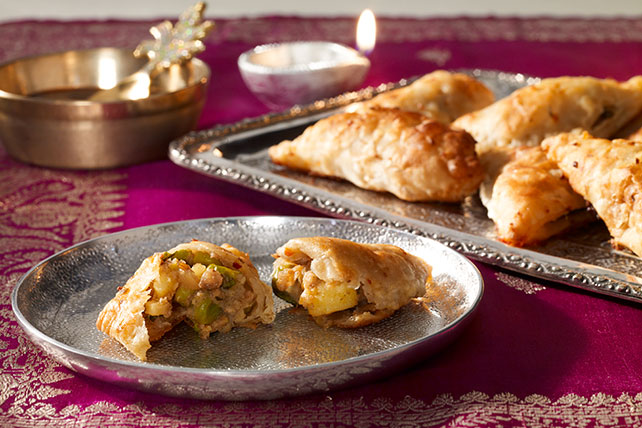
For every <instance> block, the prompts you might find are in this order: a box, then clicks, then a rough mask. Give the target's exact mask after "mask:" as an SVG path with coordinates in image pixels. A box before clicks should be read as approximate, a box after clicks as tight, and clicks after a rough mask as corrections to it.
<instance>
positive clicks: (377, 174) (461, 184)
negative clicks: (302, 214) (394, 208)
mask: <svg viewBox="0 0 642 428" xmlns="http://www.w3.org/2000/svg"><path fill="white" fill-rule="evenodd" d="M269 155H270V158H271V159H272V161H273V162H274V163H276V164H279V165H284V166H286V167H288V168H293V169H297V170H302V171H307V172H310V173H313V174H317V175H322V176H330V177H337V178H342V179H345V180H348V181H350V182H351V183H353V184H355V185H356V186H358V187H361V188H364V189H370V190H377V191H387V192H390V193H392V194H394V195H395V196H397V197H398V198H400V199H403V200H406V201H441V202H457V201H461V200H462V199H464V197H466V196H467V195H469V194H471V193H473V192H474V191H475V190H477V187H478V186H479V183H480V182H481V180H482V179H483V176H484V172H483V170H482V168H481V165H480V164H479V160H478V158H477V155H476V153H475V141H474V140H473V138H472V137H471V136H470V135H469V134H468V133H466V132H464V131H460V130H453V129H451V128H449V127H448V126H446V125H443V124H441V123H440V122H437V121H434V120H430V119H427V118H426V117H425V116H423V115H421V114H419V113H413V112H405V111H401V110H398V109H386V108H372V109H368V110H367V111H363V112H353V113H340V114H335V115H333V116H330V117H328V118H325V119H322V120H320V121H318V122H317V123H315V124H314V125H312V126H310V127H308V128H307V129H306V130H305V131H304V132H303V134H301V135H300V136H298V137H297V138H295V139H294V140H292V141H283V142H281V143H280V144H278V145H275V146H272V147H270V149H269Z"/></svg>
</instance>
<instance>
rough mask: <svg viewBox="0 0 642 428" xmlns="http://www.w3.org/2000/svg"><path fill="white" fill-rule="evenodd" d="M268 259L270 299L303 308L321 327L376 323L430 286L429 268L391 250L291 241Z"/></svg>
mask: <svg viewBox="0 0 642 428" xmlns="http://www.w3.org/2000/svg"><path fill="white" fill-rule="evenodd" d="M274 257H275V258H276V260H275V261H274V271H273V273H272V288H273V289H274V291H275V294H276V295H277V296H279V297H281V298H283V299H284V300H286V301H288V302H290V303H293V304H297V305H301V306H303V307H304V308H305V309H307V311H308V313H309V314H310V315H311V316H312V318H313V319H314V320H315V322H316V323H317V324H319V325H321V326H324V327H329V326H337V327H344V328H354V327H361V326H364V325H368V324H372V323H374V322H377V321H380V320H382V319H384V318H386V317H389V316H390V315H392V314H393V313H394V312H395V311H396V310H397V309H399V308H401V307H402V306H404V305H406V304H408V303H409V302H410V301H411V300H412V299H413V298H416V297H422V296H424V295H425V294H426V287H427V286H428V285H429V284H430V282H431V271H432V269H431V267H430V266H429V265H428V264H427V263H426V262H425V261H423V260H422V259H420V258H419V257H416V256H413V255H412V254H409V253H407V252H406V251H404V250H402V249H401V248H399V247H396V246H394V245H386V244H359V243H356V242H352V241H349V240H345V239H339V238H329V237H318V236H317V237H310V238H295V239H291V240H289V241H288V242H287V243H286V244H285V245H283V246H281V247H280V248H279V249H277V251H276V254H275V255H274Z"/></svg>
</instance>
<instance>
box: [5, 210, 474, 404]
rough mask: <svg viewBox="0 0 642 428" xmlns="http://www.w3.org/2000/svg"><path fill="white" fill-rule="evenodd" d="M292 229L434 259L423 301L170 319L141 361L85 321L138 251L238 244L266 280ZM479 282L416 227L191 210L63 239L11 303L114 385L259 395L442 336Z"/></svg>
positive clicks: (57, 352)
mask: <svg viewBox="0 0 642 428" xmlns="http://www.w3.org/2000/svg"><path fill="white" fill-rule="evenodd" d="M299 236H335V237H340V238H346V239H351V240H354V241H356V242H374V243H389V244H394V245H397V246H399V247H401V248H404V249H405V250H407V251H409V252H410V253H412V254H415V255H417V256H419V257H422V258H423V259H424V260H426V261H427V262H428V263H429V264H431V265H432V266H433V267H434V271H433V276H434V282H435V286H434V287H432V288H431V292H430V293H431V294H430V296H431V297H432V303H430V304H429V305H428V308H427V309H426V308H424V307H423V306H422V305H420V304H416V303H411V304H409V305H407V306H405V307H404V308H402V309H400V310H399V311H397V313H395V314H394V315H393V316H392V317H390V318H388V319H386V320H384V321H382V322H380V323H377V324H374V325H371V326H367V327H364V328H360V329H354V330H342V329H337V328H329V329H323V328H321V327H319V326H317V325H316V324H315V323H314V322H313V321H312V320H311V319H310V318H309V317H308V316H307V314H305V313H302V312H301V311H295V310H293V309H291V306H290V305H288V304H287V303H285V302H283V301H281V300H280V299H278V298H275V309H276V311H277V316H276V320H275V322H274V323H273V324H271V325H266V326H260V327H258V328H256V329H254V330H251V329H245V328H237V329H234V330H232V331H231V332H230V333H227V334H214V335H212V336H211V337H210V338H209V339H208V340H202V339H200V338H199V337H198V335H197V333H196V332H194V331H193V330H192V329H190V328H189V327H188V326H187V325H179V326H178V327H176V328H175V329H174V330H173V331H171V332H169V333H168V334H166V335H165V336H164V337H163V338H162V339H161V340H159V341H158V342H156V343H154V344H153V346H152V348H151V349H150V350H149V351H148V362H145V363H142V362H140V361H138V360H137V359H136V358H135V357H134V356H133V355H131V354H130V353H129V352H128V351H126V350H125V348H124V347H122V346H121V345H120V344H119V343H118V342H116V341H115V340H113V339H111V338H109V337H107V336H106V335H104V334H103V333H101V332H100V331H98V330H97V329H96V326H95V324H96V319H97V317H98V313H99V312H100V310H101V309H102V308H103V307H104V305H105V304H106V303H107V302H108V301H109V300H110V299H112V298H113V297H114V295H115V293H116V289H117V287H118V286H120V285H122V284H124V283H125V281H126V280H127V279H128V277H129V276H131V275H132V274H133V272H134V271H135V270H136V269H137V268H138V266H139V265H140V263H141V262H142V260H143V259H144V258H146V257H148V256H149V255H151V254H152V253H154V252H158V251H164V250H166V249H169V248H171V247H173V246H175V245H176V244H178V243H181V242H187V241H189V240H191V239H192V238H197V239H201V240H205V241H210V242H213V243H216V244H222V243H224V242H228V243H230V244H232V245H234V246H236V247H237V248H240V249H243V250H244V251H247V252H248V253H249V255H250V258H251V259H252V261H253V262H254V264H255V265H256V267H257V269H258V270H259V274H260V276H261V279H262V280H263V281H265V282H267V283H268V284H269V281H270V273H271V269H272V262H273V260H274V259H273V258H272V256H271V255H272V254H273V253H274V251H275V250H276V249H277V248H278V247H279V246H281V245H282V244H284V243H285V242H286V241H287V240H289V239H291V238H294V237H299ZM482 292H483V283H482V279H481V276H480V274H479V272H478V270H477V269H476V268H475V266H474V265H473V264H472V263H471V262H470V261H469V260H467V259H466V258H465V257H463V256H461V255H460V254H458V253H456V252H455V251H453V250H450V249H449V248H447V247H445V246H443V245H441V244H439V243H437V242H435V241H433V240H430V239H426V238H421V237H417V236H415V235H412V234H409V233H405V232H402V231H398V230H395V229H390V228H385V227H380V226H374V225H370V224H367V223H362V222H355V221H345V220H335V219H314V218H297V217H245V218H243V217H241V218H227V219H226V218H223V219H204V220H193V221H187V222H180V223H170V224H163V225H156V226H149V227H144V228H139V229H132V230H128V231H125V232H119V233H115V234H112V235H107V236H104V237H100V238H97V239H93V240H91V241H87V242H84V243H81V244H78V245H75V246H73V247H71V248H69V249H67V250H64V251H62V252H60V253H58V254H56V255H54V256H52V257H50V258H48V259H47V260H44V261H43V262H41V263H40V264H38V265H37V266H35V267H34V268H33V269H31V270H30V271H29V272H28V273H27V274H26V275H25V276H24V277H23V278H22V279H21V280H20V282H19V283H18V285H17V286H16V288H15V289H14V291H13V294H12V299H11V303H12V306H13V310H14V312H15V314H16V316H17V318H18V321H19V323H20V324H21V326H22V327H23V328H24V330H25V331H26V332H27V334H28V335H29V336H30V338H31V339H32V340H33V341H34V342H35V343H36V344H37V345H39V346H41V347H42V348H43V349H44V350H45V351H46V352H47V353H49V354H50V355H52V356H53V357H54V358H56V359H57V360H58V361H60V362H61V363H62V364H64V365H65V366H67V367H69V368H70V369H72V370H76V371H78V372H80V373H83V374H86V375H88V376H92V377H95V378H98V379H102V380H105V381H107V382H111V383H114V384H118V385H123V386H127V387H134V388H138V389H143V390H148V391H152V392H156V393H163V394H169V395H176V396H183V397H195V398H206V399H225V400H241V399H271V398H278V397H283V396H288V395H298V394H305V393H311V392H322V391H329V390H332V389H335V388H341V387H346V386H349V385H353V384H357V383H362V382H365V381H368V380H370V379H374V378H378V377H381V376H385V375H387V374H391V373H393V372H394V371H395V370H398V369H400V368H402V367H406V366H408V365H410V364H412V363H414V362H416V361H418V360H419V359H423V358H425V357H426V355H427V354H429V353H431V352H434V351H436V350H438V349H439V348H440V347H442V346H443V345H445V344H446V343H448V342H449V341H451V340H453V339H454V338H455V336H456V335H457V334H458V333H459V332H460V331H461V328H462V327H463V326H464V325H465V324H466V322H467V321H468V320H469V319H470V316H471V315H472V314H473V312H474V310H475V308H476V307H477V305H478V303H479V301H480V299H481V296H482Z"/></svg>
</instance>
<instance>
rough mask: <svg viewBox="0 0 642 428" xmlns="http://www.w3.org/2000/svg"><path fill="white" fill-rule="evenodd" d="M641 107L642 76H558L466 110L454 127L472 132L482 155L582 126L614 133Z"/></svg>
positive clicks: (597, 133) (601, 133)
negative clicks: (474, 110)
mask: <svg viewBox="0 0 642 428" xmlns="http://www.w3.org/2000/svg"><path fill="white" fill-rule="evenodd" d="M640 111H642V76H637V77H633V78H631V79H629V80H628V81H626V82H623V83H619V82H617V81H615V80H612V79H597V78H593V77H557V78H551V79H544V80H542V81H541V82H540V83H537V84H534V85H531V86H527V87H525V88H521V89H518V90H516V91H514V92H513V93H511V94H510V95H509V96H507V97H506V98H503V99H501V100H499V101H497V102H495V103H493V104H491V105H490V106H488V107H486V108H484V109H482V110H479V111H476V112H472V113H469V114H466V115H464V116H462V117H460V118H459V119H457V120H456V121H455V122H453V126H454V127H457V128H461V129H465V130H466V131H468V132H469V133H470V134H471V135H472V136H473V137H474V138H475V140H476V141H477V143H478V147H477V152H478V153H479V154H482V153H485V152H486V151H489V150H492V149H494V148H501V147H507V146H511V147H519V146H531V147H532V146H536V145H539V144H540V143H541V141H542V140H543V139H544V138H546V137H549V136H552V135H555V134H557V133H559V132H568V131H571V130H573V129H575V128H582V129H585V130H587V131H589V132H590V133H591V134H592V135H595V136H599V137H605V138H606V137H610V136H611V135H613V134H615V132H616V131H618V130H619V129H620V128H621V127H622V126H624V125H625V124H626V123H627V122H628V121H629V120H631V119H632V118H633V117H634V116H635V115H636V114H638V113H639V112H640Z"/></svg>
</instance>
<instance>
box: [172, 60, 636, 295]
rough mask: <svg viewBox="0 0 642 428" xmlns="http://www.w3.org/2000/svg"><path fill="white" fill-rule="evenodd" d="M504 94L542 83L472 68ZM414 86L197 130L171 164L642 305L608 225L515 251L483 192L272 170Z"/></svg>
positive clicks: (632, 261) (629, 260) (632, 260)
mask: <svg viewBox="0 0 642 428" xmlns="http://www.w3.org/2000/svg"><path fill="white" fill-rule="evenodd" d="M467 72H468V73H469V74H471V75H473V76H474V77H476V78H478V79H479V80H481V81H482V82H484V83H485V84H486V85H488V86H489V87H490V88H491V89H492V90H493V91H494V92H495V95H496V96H497V98H498V99H499V98H502V97H504V96H506V95H508V94H509V93H511V92H512V91H513V90H515V89H517V88H520V87H522V86H525V85H527V84H531V83H533V82H536V81H538V79H536V78H532V77H527V76H524V75H522V74H512V73H504V72H497V71H490V70H471V71H467ZM410 82H411V80H402V81H400V82H397V83H394V84H388V85H382V86H379V87H377V88H368V89H364V90H362V91H359V92H351V93H347V94H343V95H340V96H338V97H336V98H332V99H328V100H323V101H318V102H316V103H314V104H311V105H308V106H302V107H300V106H295V107H293V108H292V109H290V110H289V111H286V112H282V113H277V114H270V115H265V116H261V117H258V118H252V119H246V120H243V121H241V122H238V123H235V124H232V125H225V126H218V127H215V128H212V129H208V130H203V131H199V132H194V133H191V134H188V135H187V136H185V137H182V138H180V139H178V140H176V141H173V142H172V143H171V144H170V150H169V155H170V158H171V159H172V161H174V162H175V163H176V164H178V165H181V166H183V167H186V168H189V169H192V170H195V171H198V172H201V173H203V174H205V175H208V176H211V177H216V178H219V179H223V180H227V181H230V182H233V183H237V184H241V185H243V186H247V187H249V188H252V189H256V190H259V191H261V192H265V193H267V194H270V195H273V196H276V197H278V198H282V199H285V200H288V201H291V202H295V203H298V204H301V205H304V206H306V207H308V208H311V209H314V210H316V211H319V212H322V213H324V214H327V215H330V216H333V217H339V218H348V219H356V220H360V221H364V222H368V223H373V224H379V225H384V226H390V227H393V228H397V229H400V230H404V231H408V232H411V233H414V234H416V235H419V236H428V237H430V238H433V239H435V240H437V241H439V242H441V243H443V244H445V245H447V246H448V247H450V248H453V249H455V250H456V251H458V252H460V253H462V254H464V255H466V256H468V257H470V258H472V259H475V260H479V261H483V262H486V263H489V264H492V265H495V266H500V267H502V268H505V269H508V270H511V271H515V272H520V273H524V274H527V275H530V276H533V277H537V278H542V279H548V280H552V281H555V282H558V283H562V284H567V285H571V286H574V287H578V288H582V289H585V290H588V291H592V292H597V293H601V294H606V295H610V296H614V297H617V298H622V299H627V300H632V301H636V302H642V278H640V277H639V276H638V275H640V272H642V259H640V258H639V257H637V256H635V255H633V254H632V253H630V252H627V251H618V250H615V249H613V248H612V247H611V245H610V243H609V238H610V237H609V234H608V231H607V230H606V228H605V226H604V225H603V224H602V223H600V222H596V223H595V224H593V225H591V226H589V227H585V228H582V229H581V230H576V231H574V232H569V233H567V234H564V235H562V236H560V237H557V238H553V239H550V240H549V241H548V242H546V243H545V244H543V245H541V246H536V247H531V248H528V249H523V248H514V247H510V246H507V245H505V244H503V243H501V242H499V241H497V240H496V237H495V233H494V228H493V223H492V221H491V220H489V219H488V217H487V216H486V209H485V208H484V207H483V206H482V204H481V202H480V201H479V198H478V197H477V196H473V197H469V198H467V199H466V200H465V201H464V202H463V203H461V204H443V203H411V202H405V201H402V200H400V199H397V198H396V197H394V196H393V195H390V194H384V193H378V192H373V191H368V190H363V189H360V188H357V187H355V186H354V185H352V184H350V183H348V182H344V181H339V180H334V179H328V178H322V177H314V176H309V175H306V174H302V173H298V172H294V171H290V170H288V169H286V168H283V167H280V166H277V165H275V164H273V163H272V162H271V161H270V159H269V156H268V154H267V148H268V147H269V146H271V145H273V144H276V143H278V142H280V141H282V140H284V139H292V138H294V137H296V136H297V135H299V134H300V133H301V132H302V131H303V130H304V129H305V128H306V127H307V126H308V125H310V124H312V123H314V122H315V121H317V120H319V119H321V118H323V117H327V116H329V115H331V114H333V113H336V112H337V111H339V110H340V109H342V108H344V107H345V106H347V105H349V104H350V103H353V102H356V101H362V100H365V99H368V98H371V97H372V96H374V95H376V94H377V93H380V92H383V91H387V90H391V89H394V88H396V87H400V86H404V85H407V84H408V83H410Z"/></svg>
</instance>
